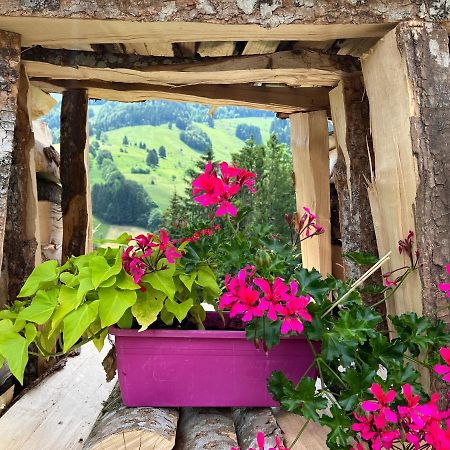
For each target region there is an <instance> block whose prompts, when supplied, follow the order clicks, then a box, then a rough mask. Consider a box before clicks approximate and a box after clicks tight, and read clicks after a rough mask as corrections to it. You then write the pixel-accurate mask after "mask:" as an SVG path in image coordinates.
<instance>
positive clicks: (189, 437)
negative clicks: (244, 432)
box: [175, 408, 238, 450]
mask: <svg viewBox="0 0 450 450" xmlns="http://www.w3.org/2000/svg"><path fill="white" fill-rule="evenodd" d="M237 446H238V443H237V438H236V431H235V428H234V424H233V419H232V417H231V410H230V409H225V408H223V409H215V408H183V409H182V410H181V415H180V423H179V425H178V430H177V443H176V446H175V450H207V449H215V450H230V448H231V447H237Z"/></svg>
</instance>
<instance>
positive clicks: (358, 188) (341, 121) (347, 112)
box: [330, 76, 386, 316]
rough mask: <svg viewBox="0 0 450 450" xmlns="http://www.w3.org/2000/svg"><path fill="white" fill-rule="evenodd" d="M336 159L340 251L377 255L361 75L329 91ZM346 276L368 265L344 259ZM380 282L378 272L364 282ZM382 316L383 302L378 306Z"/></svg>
mask: <svg viewBox="0 0 450 450" xmlns="http://www.w3.org/2000/svg"><path fill="white" fill-rule="evenodd" d="M330 104H331V114H332V117H333V123H334V132H335V136H336V146H337V151H338V158H337V161H336V166H335V170H334V183H335V186H336V190H337V194H338V198H339V223H340V227H341V242H342V253H349V252H369V253H372V254H374V255H375V256H378V248H377V241H376V237H375V229H374V226H373V219H372V214H371V211H370V202H369V195H368V192H367V183H368V180H370V179H371V178H372V170H373V166H374V164H375V158H374V154H373V146H372V137H371V135H370V117H369V102H368V99H367V96H366V95H365V88H364V84H363V82H362V80H361V77H359V76H358V77H348V78H344V79H342V80H341V81H340V82H339V85H338V86H337V87H336V88H335V89H333V90H332V91H331V92H330ZM343 262H344V269H345V276H346V278H349V279H352V280H357V279H358V278H360V277H361V276H362V275H363V274H364V272H365V271H366V270H367V267H365V266H361V265H359V264H357V263H355V262H353V261H351V260H350V259H348V258H344V260H343ZM370 284H382V277H381V275H380V273H379V272H378V273H376V274H374V275H372V276H371V277H370V278H369V279H368V280H367V281H366V283H365V285H370ZM363 297H364V300H365V302H366V303H367V304H372V303H375V302H376V301H378V300H380V298H381V297H380V296H379V295H370V294H365V295H364V296H363ZM378 310H379V312H380V313H381V314H382V315H383V316H384V315H385V314H386V308H385V306H384V304H382V305H380V307H379V308H378Z"/></svg>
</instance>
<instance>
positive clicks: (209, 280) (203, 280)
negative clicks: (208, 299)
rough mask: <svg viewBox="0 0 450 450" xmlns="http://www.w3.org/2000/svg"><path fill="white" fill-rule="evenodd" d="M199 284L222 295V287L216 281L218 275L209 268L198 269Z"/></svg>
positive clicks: (201, 267)
mask: <svg viewBox="0 0 450 450" xmlns="http://www.w3.org/2000/svg"><path fill="white" fill-rule="evenodd" d="M197 284H198V285H200V286H202V287H204V288H207V289H209V290H210V291H211V292H214V293H217V295H219V294H220V287H219V285H218V284H217V281H216V275H215V274H214V272H213V271H212V269H211V267H209V266H200V267H199V268H198V279H197Z"/></svg>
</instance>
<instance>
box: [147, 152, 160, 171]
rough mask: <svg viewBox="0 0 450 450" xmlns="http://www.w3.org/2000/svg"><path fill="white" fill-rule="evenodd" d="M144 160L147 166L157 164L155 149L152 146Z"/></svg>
mask: <svg viewBox="0 0 450 450" xmlns="http://www.w3.org/2000/svg"><path fill="white" fill-rule="evenodd" d="M145 162H146V163H147V166H150V167H152V166H153V167H155V166H157V165H158V164H159V158H158V154H157V153H156V150H155V149H154V148H152V149H151V150H149V151H148V153H147V158H146V160H145Z"/></svg>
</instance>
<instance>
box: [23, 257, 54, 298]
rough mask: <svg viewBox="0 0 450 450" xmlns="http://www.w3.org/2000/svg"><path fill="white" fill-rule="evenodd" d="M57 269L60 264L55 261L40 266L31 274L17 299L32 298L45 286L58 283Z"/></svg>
mask: <svg viewBox="0 0 450 450" xmlns="http://www.w3.org/2000/svg"><path fill="white" fill-rule="evenodd" d="M57 267H58V263H57V262H56V261H54V260H50V261H45V262H44V263H42V264H39V266H37V267H35V268H34V270H33V272H31V274H30V276H29V277H28V278H27V280H26V281H25V284H24V285H23V287H22V289H21V290H20V292H19V295H18V296H17V297H19V298H20V297H31V296H32V295H33V294H35V293H36V291H37V290H38V289H40V288H41V287H43V286H44V285H45V284H47V283H51V282H53V281H56V280H57V279H58V271H57Z"/></svg>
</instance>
